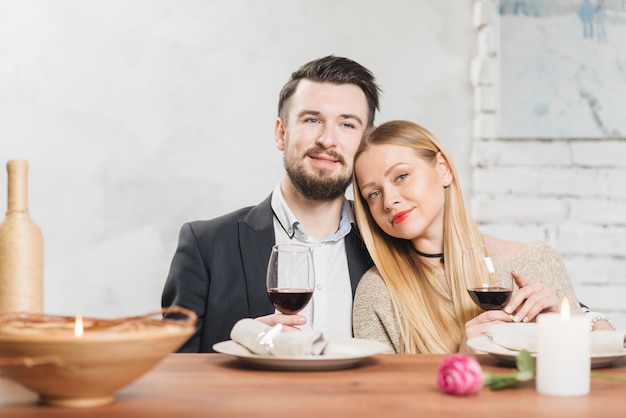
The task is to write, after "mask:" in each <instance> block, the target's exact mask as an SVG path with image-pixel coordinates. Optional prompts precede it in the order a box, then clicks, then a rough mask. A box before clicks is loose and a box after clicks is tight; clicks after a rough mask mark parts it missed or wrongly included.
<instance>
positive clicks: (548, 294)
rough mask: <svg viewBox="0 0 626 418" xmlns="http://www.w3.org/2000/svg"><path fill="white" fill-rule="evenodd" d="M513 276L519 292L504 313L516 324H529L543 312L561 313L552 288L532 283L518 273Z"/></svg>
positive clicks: (513, 273)
mask: <svg viewBox="0 0 626 418" xmlns="http://www.w3.org/2000/svg"><path fill="white" fill-rule="evenodd" d="M511 275H512V276H513V279H515V283H517V286H518V287H519V290H518V291H517V293H516V294H515V295H513V297H512V298H511V300H510V301H509V303H508V305H507V306H506V308H504V311H505V312H506V313H507V314H509V315H511V320H513V321H514V322H529V321H532V320H534V319H535V317H536V316H537V315H539V314H540V313H542V312H559V302H558V300H557V299H556V296H555V295H554V293H553V292H552V290H551V289H550V288H547V287H545V286H544V285H543V284H542V283H530V282H529V281H527V280H526V279H525V278H524V276H522V275H521V274H519V273H517V272H512V273H511Z"/></svg>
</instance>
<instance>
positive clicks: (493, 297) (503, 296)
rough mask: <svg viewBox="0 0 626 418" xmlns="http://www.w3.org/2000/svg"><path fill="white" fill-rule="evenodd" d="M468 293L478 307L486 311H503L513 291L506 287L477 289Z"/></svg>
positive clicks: (468, 290) (469, 290)
mask: <svg viewBox="0 0 626 418" xmlns="http://www.w3.org/2000/svg"><path fill="white" fill-rule="evenodd" d="M467 292H468V293H469V295H470V296H471V297H472V300H473V301H474V302H476V304H477V305H478V306H480V307H481V308H483V309H484V310H486V311H490V310H495V309H503V308H504V307H505V306H506V304H507V303H509V299H511V293H512V291H511V289H506V288H504V287H498V286H494V287H476V288H473V289H467Z"/></svg>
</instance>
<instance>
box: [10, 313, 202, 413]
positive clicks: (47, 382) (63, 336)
mask: <svg viewBox="0 0 626 418" xmlns="http://www.w3.org/2000/svg"><path fill="white" fill-rule="evenodd" d="M168 312H177V313H182V314H184V315H185V316H187V320H185V321H175V320H169V319H161V318H158V319H157V318H155V315H156V314H150V315H145V316H140V317H131V318H119V319H113V320H111V319H94V318H84V319H83V327H84V334H83V335H82V337H76V336H75V335H74V325H75V317H64V316H50V315H36V314H11V315H9V314H4V315H0V371H2V374H3V375H4V376H6V377H8V378H10V379H11V380H13V381H15V382H17V383H19V384H21V385H23V386H25V387H26V388H28V389H30V390H33V391H35V392H37V393H38V394H39V396H40V401H41V403H43V404H47V405H54V406H65V407H88V406H98V405H105V404H108V403H111V402H114V400H115V397H114V394H115V392H116V391H117V390H119V389H120V388H122V387H124V386H126V385H128V384H129V383H130V382H132V381H134V380H135V379H137V378H138V377H139V376H141V375H142V374H144V373H146V372H147V371H148V370H150V369H151V368H152V367H154V366H155V365H156V364H157V363H158V362H160V361H161V360H162V359H163V358H164V357H165V356H166V355H168V354H169V353H172V352H173V351H176V350H177V349H178V348H179V347H180V346H181V345H182V344H183V343H184V342H185V341H186V340H187V339H188V338H189V337H190V336H191V334H193V332H194V331H195V322H196V319H197V317H196V315H195V313H193V312H191V311H188V310H186V309H183V308H180V307H172V308H170V309H169V310H168ZM159 314H160V313H159Z"/></svg>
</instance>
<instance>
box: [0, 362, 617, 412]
mask: <svg viewBox="0 0 626 418" xmlns="http://www.w3.org/2000/svg"><path fill="white" fill-rule="evenodd" d="M444 357H445V356H443V355H378V356H375V357H372V358H371V359H368V360H366V361H365V362H364V363H363V364H361V365H360V366H359V367H357V368H352V369H347V370H336V371H324V372H321V371H314V372H293V371H291V372H288V371H264V370H255V369H250V368H245V367H244V366H242V365H241V364H240V363H239V362H238V360H236V359H234V358H232V357H230V356H227V355H224V354H171V355H170V356H168V357H167V358H166V359H165V360H164V361H163V362H162V363H160V364H159V365H157V366H156V367H155V368H154V369H152V370H151V371H150V372H148V373H147V374H145V375H144V376H142V377H141V378H139V379H138V380H136V381H135V382H134V383H132V384H130V385H129V386H127V387H126V388H124V389H122V390H120V391H119V392H118V393H117V395H116V402H115V403H113V404H111V405H107V406H102V407H95V408H85V409H71V408H56V407H44V406H38V405H37V396H36V395H35V394H34V393H32V392H30V391H28V390H26V389H23V388H22V387H20V386H18V385H16V384H14V383H12V382H11V381H8V380H7V379H4V378H0V417H3V418H4V417H13V416H16V417H39V416H41V417H107V418H109V417H133V418H135V417H144V416H145V417H148V416H149V417H172V418H174V417H176V418H177V417H270V416H271V417H273V418H295V417H310V416H316V417H320V418H328V417H335V416H341V417H357V418H363V417H401V416H411V417H430V416H437V417H456V416H459V417H461V416H462V417H480V418H484V417H498V418H503V417H511V416H520V417H565V418H571V417H591V416H593V417H604V416H610V417H618V416H623V415H624V411H626V403H625V401H624V397H626V382H616V381H609V380H604V379H598V378H592V379H591V393H590V394H589V395H587V396H579V397H552V396H546V395H540V394H538V393H537V392H536V391H535V388H534V383H532V382H529V383H526V384H524V385H523V386H521V387H518V388H515V389H506V390H500V391H491V390H490V389H488V388H484V389H483V390H482V391H481V392H480V393H479V394H478V395H476V396H469V397H457V396H451V395H445V394H443V393H441V392H440V391H439V390H438V387H437V369H438V366H439V363H440V362H441V360H442V359H443V358H444ZM478 358H479V360H480V362H481V364H482V365H483V369H484V370H486V371H491V372H498V373H505V372H508V371H510V370H511V369H510V368H507V367H502V366H499V365H498V364H497V363H496V362H495V360H493V359H492V358H491V357H490V356H487V355H481V356H478ZM594 371H598V372H602V373H605V374H610V375H616V376H626V361H624V359H622V360H620V362H618V363H617V366H616V367H612V368H606V369H598V370H594Z"/></svg>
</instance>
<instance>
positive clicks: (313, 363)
mask: <svg viewBox="0 0 626 418" xmlns="http://www.w3.org/2000/svg"><path fill="white" fill-rule="evenodd" d="M385 348H386V346H385V345H384V344H381V343H379V342H377V341H369V340H362V339H358V338H342V339H339V338H332V339H329V342H328V347H327V348H326V350H327V351H329V354H323V355H321V356H260V355H257V354H253V353H252V352H250V351H249V350H248V349H247V348H245V347H244V346H242V345H240V344H238V343H236V342H235V341H232V340H228V341H222V342H220V343H217V344H214V345H213V350H215V351H217V352H218V353H223V354H229V355H231V356H235V357H237V358H238V359H239V360H241V362H242V363H244V364H246V365H248V366H252V367H255V368H258V369H270V370H337V369H346V368H349V367H354V366H356V365H357V364H359V363H360V362H361V361H363V360H364V359H366V358H367V357H370V356H373V355H375V354H380V353H382V352H383V351H384V350H385Z"/></svg>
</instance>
